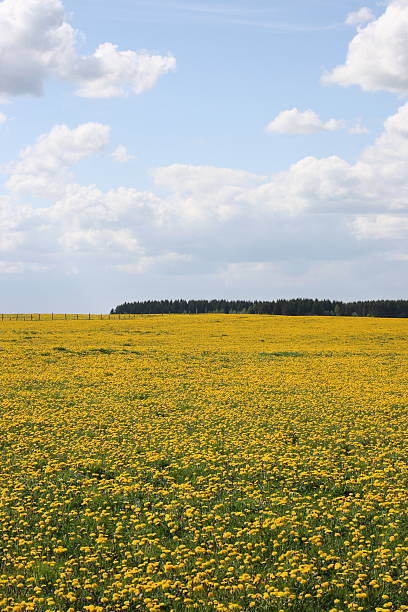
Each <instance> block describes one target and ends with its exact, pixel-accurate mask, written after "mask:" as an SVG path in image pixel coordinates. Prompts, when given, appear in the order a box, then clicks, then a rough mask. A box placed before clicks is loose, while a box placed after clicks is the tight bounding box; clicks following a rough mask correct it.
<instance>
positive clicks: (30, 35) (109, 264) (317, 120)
mask: <svg viewBox="0 0 408 612" xmlns="http://www.w3.org/2000/svg"><path fill="white" fill-rule="evenodd" d="M14 6H15V5H14ZM346 21H349V23H346ZM407 24H408V8H407V7H406V6H405V3H404V2H402V0H395V1H393V2H388V3H384V2H366V3H363V2H357V1H343V2H341V3H338V2H332V1H328V0H325V1H323V0H321V1H318V0H312V1H309V2H307V3H306V2H304V0H302V1H301V0H299V1H295V0H290V1H285V2H283V1H281V0H276V1H269V2H266V1H265V0H263V1H258V0H251V2H249V1H225V2H218V1H217V2H216V1H214V0H213V1H210V0H207V1H205V2H195V1H189V2H187V1H186V0H185V1H184V2H183V1H179V2H173V1H171V0H157V1H156V0H149V1H144V0H117V1H116V2H115V3H111V2H105V1H104V0H81V2H79V1H78V0H65V2H64V3H63V4H62V2H61V1H60V0H21V3H20V4H19V9H18V10H15V8H13V0H2V2H0V35H1V33H2V32H3V34H4V35H3V37H2V41H3V42H2V41H1V40H0V52H2V55H0V57H1V56H2V57H3V67H2V66H1V64H0V95H2V99H3V100H2V101H3V102H4V103H3V104H2V105H1V106H0V113H3V115H4V116H5V117H4V121H3V122H2V124H1V126H0V131H1V132H2V143H3V146H2V147H1V150H0V164H1V165H2V168H3V179H4V181H3V187H2V191H1V193H0V207H2V208H0V212H1V216H0V219H1V220H2V224H1V225H0V232H2V234H3V240H2V242H1V240H0V248H1V250H0V263H1V266H0V282H1V284H2V286H3V289H4V291H3V296H4V297H3V306H2V310H12V311H16V310H19V311H23V310H28V311H31V310H33V311H35V310H54V311H56V310H65V309H68V310H71V311H75V310H89V309H91V310H97V311H100V310H106V309H108V308H110V307H111V306H113V305H115V304H116V303H118V302H119V301H122V300H124V299H127V300H133V299H143V298H149V297H151V298H154V297H177V296H182V297H198V296H201V297H208V298H211V297H222V296H225V297H246V298H254V299H256V298H276V297H294V296H298V295H302V296H305V297H306V296H311V297H315V296H317V297H326V296H327V297H333V298H340V299H355V298H359V297H361V298H371V297H372V298H378V297H406V295H405V294H406V285H404V282H403V280H402V279H401V275H403V274H406V268H407V261H408V254H407V248H406V241H407V237H408V221H407V204H406V202H405V199H404V197H405V189H406V182H405V181H408V159H406V157H405V149H404V145H405V140H404V139H405V134H404V133H403V129H402V128H403V126H404V124H405V118H406V117H405V114H404V112H405V111H406V109H405V98H406V94H407V93H408V85H407V83H406V82H405V74H408V39H407V37H405V40H404V37H401V36H400V37H398V32H399V29H400V28H404V27H405V26H406V25H407ZM5 33H7V36H6V35H5ZM22 33H23V35H22ZM44 33H45V34H44ZM44 40H45V42H44ZM395 40H398V41H400V44H401V45H402V48H396V43H395ZM27 41H29V42H27ZM104 43H113V44H114V45H117V48H116V50H114V49H113V48H112V47H109V49H107V48H105V51H104V55H100V54H98V53H99V52H96V54H95V50H96V49H97V48H98V47H99V45H103V44H104ZM353 49H355V51H353ZM372 49H375V53H376V54H377V58H376V62H375V63H374V65H373V63H371V62H370V59H369V58H370V57H371V56H372V55H373V51H372ZM126 50H130V53H131V55H128V56H126V57H125V56H124V55H123V54H122V52H123V51H126ZM141 50H145V53H144V56H143V57H144V59H143V62H144V70H145V72H144V73H143V75H141V74H140V66H141V63H140V61H141V60H140V51H141ZM393 54H394V55H395V58H397V60H396V62H393V61H392V60H393ZM347 55H348V56H349V60H346V58H347ZM33 57H34V58H37V59H35V61H34V60H33V64H32V65H31V64H30V62H31V60H32V58H33ZM361 57H363V58H365V57H366V58H367V59H366V60H364V61H361V59H360V58H361ZM8 58H10V59H8ZM7 62H8V64H7ZM10 62H11V63H12V67H10ZM29 64H30V65H29ZM336 66H340V67H343V68H341V69H339V70H338V71H337V72H334V69H335V67H336ZM395 66H397V67H396V68H395ZM380 68H381V69H380ZM138 71H139V72H138ZM324 75H326V77H324ZM327 75H331V76H327ZM148 79H151V81H149V82H148ZM322 81H324V82H322ZM329 81H330V82H329ZM136 90H137V91H136ZM407 114H408V111H407ZM0 116H1V115H0ZM392 117H394V119H388V118H392ZM387 121H388V123H386V122H387ZM387 125H388V126H389V127H388V128H387ZM56 126H60V128H58V127H57V128H56ZM61 126H63V127H62V128H61ZM81 126H82V127H81ZM268 126H269V128H268ZM40 137H42V140H41V141H40V143H39V141H38V139H39V138H40ZM27 147H31V149H30V150H28V151H27V149H26V148H27ZM117 147H120V149H119V153H118V154H117V155H116V158H115V157H112V155H111V154H112V153H113V152H114V151H115V150H116V149H117ZM394 148H395V150H398V151H400V154H399V157H398V159H394V157H393V159H391V157H392V156H390V150H394ZM407 148H408V145H407ZM24 150H25V153H24ZM22 152H23V153H22ZM407 153H408V151H407ZM115 159H116V161H115ZM0 237H1V233H0Z"/></svg>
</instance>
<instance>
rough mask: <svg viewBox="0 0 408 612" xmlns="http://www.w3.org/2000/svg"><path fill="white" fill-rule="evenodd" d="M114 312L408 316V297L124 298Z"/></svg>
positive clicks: (112, 311)
mask: <svg viewBox="0 0 408 612" xmlns="http://www.w3.org/2000/svg"><path fill="white" fill-rule="evenodd" d="M110 313H111V314H202V313H225V314H268V315H288V316H302V315H303V316H313V315H316V316H345V317H350V316H354V317H408V300H361V301H357V302H341V301H333V300H317V299H306V298H296V299H291V300H284V299H281V300H272V301H270V300H267V301H262V300H255V301H251V300H145V301H139V302H124V303H123V304H119V305H118V306H116V307H115V308H112V310H111V312H110Z"/></svg>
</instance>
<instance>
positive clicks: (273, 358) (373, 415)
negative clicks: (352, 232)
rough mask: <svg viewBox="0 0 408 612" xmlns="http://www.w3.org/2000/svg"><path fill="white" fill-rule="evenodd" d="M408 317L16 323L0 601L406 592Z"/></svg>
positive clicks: (370, 599)
mask: <svg viewBox="0 0 408 612" xmlns="http://www.w3.org/2000/svg"><path fill="white" fill-rule="evenodd" d="M407 336H408V321H407V320H398V319H359V318H353V317H352V318H341V317H333V318H330V317H326V318H317V317H315V318H308V317H298V318H285V317H266V316H255V315H249V316H245V315H191V316H189V315H178V316H177V315H175V316H172V315H165V316H139V317H135V318H133V319H129V320H106V319H105V320H78V321H77V320H66V321H65V320H53V321H44V320H40V321H38V320H32V321H30V320H26V321H24V320H23V321H22V320H12V321H7V320H4V321H3V322H2V323H0V362H1V363H0V366H1V367H0V610H1V611H7V612H9V611H10V612H11V611H13V612H20V611H26V610H34V611H38V612H45V611H47V612H51V611H52V612H57V611H67V612H76V611H87V612H103V611H105V610H107V611H114V610H129V611H132V610H140V611H141V612H160V611H162V612H166V611H167V612H170V611H174V612H178V611H180V612H181V611H188V612H189V611H193V610H199V611H204V612H205V611H210V610H215V611H218V612H228V611H230V610H237V611H248V610H254V611H255V612H258V611H259V612H268V611H270V612H275V611H276V612H279V611H282V612H286V611H294V612H295V611H298V612H300V611H305V612H346V611H349V610H352V611H367V612H368V611H376V612H386V611H392V612H402V611H403V610H408V518H407V517H408V514H407V510H408V460H407V457H408V453H407V451H408V404H407V393H406V385H407V372H408V367H407V366H408V360H407Z"/></svg>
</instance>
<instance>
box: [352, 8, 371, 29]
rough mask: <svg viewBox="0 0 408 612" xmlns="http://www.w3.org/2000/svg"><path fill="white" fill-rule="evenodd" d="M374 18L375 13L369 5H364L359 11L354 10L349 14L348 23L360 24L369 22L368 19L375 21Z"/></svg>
mask: <svg viewBox="0 0 408 612" xmlns="http://www.w3.org/2000/svg"><path fill="white" fill-rule="evenodd" d="M373 19H375V15H374V13H373V12H372V10H371V9H369V8H368V7H367V6H363V7H362V8H361V9H359V10H358V11H353V12H352V13H349V14H348V15H347V18H346V24H347V25H360V24H362V23H367V22H368V21H373Z"/></svg>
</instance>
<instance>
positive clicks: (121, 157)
mask: <svg viewBox="0 0 408 612" xmlns="http://www.w3.org/2000/svg"><path fill="white" fill-rule="evenodd" d="M111 157H112V159H113V161H115V162H116V163H118V164H125V163H126V162H128V161H130V160H131V159H135V156H134V155H130V154H129V153H128V151H127V149H126V147H125V146H124V145H119V146H118V147H116V149H115V150H114V151H113V152H112V153H111Z"/></svg>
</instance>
